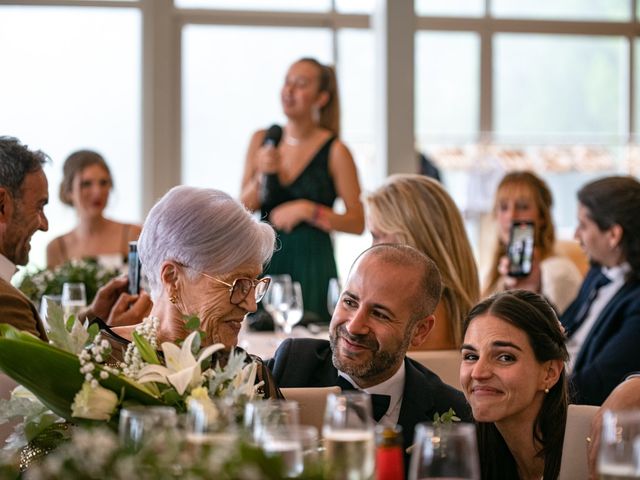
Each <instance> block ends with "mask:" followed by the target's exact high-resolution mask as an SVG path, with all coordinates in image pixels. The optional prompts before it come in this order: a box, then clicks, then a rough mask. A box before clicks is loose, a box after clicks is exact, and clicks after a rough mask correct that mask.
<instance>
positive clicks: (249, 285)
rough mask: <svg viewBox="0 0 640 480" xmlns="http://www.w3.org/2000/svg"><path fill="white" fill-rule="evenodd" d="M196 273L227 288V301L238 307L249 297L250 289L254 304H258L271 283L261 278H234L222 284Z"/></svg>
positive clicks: (267, 278)
mask: <svg viewBox="0 0 640 480" xmlns="http://www.w3.org/2000/svg"><path fill="white" fill-rule="evenodd" d="M198 273H200V275H204V276H205V277H207V278H210V279H211V280H213V281H214V282H218V283H220V284H222V285H225V286H227V287H229V301H230V302H231V304H232V305H240V304H241V303H242V302H243V301H244V300H245V299H246V298H247V297H248V296H249V293H251V289H254V291H253V295H254V298H255V299H256V303H258V302H259V301H260V300H262V297H264V294H265V293H267V290H268V289H269V284H270V283H271V278H270V277H265V278H261V279H260V280H254V279H252V278H244V277H240V278H236V279H235V280H234V281H233V283H227V282H223V281H222V280H220V279H219V278H216V277H212V276H211V275H207V274H206V273H204V272H198Z"/></svg>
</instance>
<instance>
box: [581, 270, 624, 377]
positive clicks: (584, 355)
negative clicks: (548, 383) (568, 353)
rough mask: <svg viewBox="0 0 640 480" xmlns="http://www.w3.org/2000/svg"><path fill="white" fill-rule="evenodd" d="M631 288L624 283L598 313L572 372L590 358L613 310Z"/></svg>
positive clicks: (606, 328) (605, 329)
mask: <svg viewBox="0 0 640 480" xmlns="http://www.w3.org/2000/svg"><path fill="white" fill-rule="evenodd" d="M633 288H634V286H633V284H632V283H630V282H627V283H625V284H624V285H623V286H622V288H621V289H620V290H618V291H617V292H616V294H615V295H614V296H613V298H612V299H611V300H610V301H609V303H607V305H606V306H605V307H604V309H603V310H602V311H601V312H600V315H598V319H597V320H596V322H595V323H594V324H593V327H591V331H590V332H589V334H588V335H587V338H585V340H584V343H583V345H582V348H580V351H579V352H578V357H577V358H576V362H575V365H574V367H573V370H574V371H575V370H579V369H580V367H581V366H582V363H584V362H585V361H586V359H588V358H590V357H591V355H592V353H593V350H594V348H595V344H596V343H597V342H598V340H599V339H600V337H601V336H602V335H603V334H605V333H606V331H607V330H608V328H609V323H610V322H611V317H612V316H613V314H614V312H615V310H617V309H618V308H620V304H622V302H623V301H624V299H625V297H626V296H627V295H628V292H629V290H631V289H633Z"/></svg>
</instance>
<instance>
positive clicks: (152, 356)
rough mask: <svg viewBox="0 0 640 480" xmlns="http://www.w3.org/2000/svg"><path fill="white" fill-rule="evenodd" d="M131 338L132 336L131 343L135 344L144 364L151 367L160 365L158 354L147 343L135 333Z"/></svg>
mask: <svg viewBox="0 0 640 480" xmlns="http://www.w3.org/2000/svg"><path fill="white" fill-rule="evenodd" d="M132 336H133V343H135V345H136V347H137V348H138V351H139V352H140V356H141V357H142V359H143V360H144V361H145V362H147V363H150V364H152V365H160V364H161V362H160V359H159V358H158V354H157V353H156V351H155V350H154V349H153V347H152V346H151V344H150V343H149V341H148V340H147V339H146V338H144V337H143V336H142V335H140V334H139V333H138V332H135V331H134V332H133V334H132Z"/></svg>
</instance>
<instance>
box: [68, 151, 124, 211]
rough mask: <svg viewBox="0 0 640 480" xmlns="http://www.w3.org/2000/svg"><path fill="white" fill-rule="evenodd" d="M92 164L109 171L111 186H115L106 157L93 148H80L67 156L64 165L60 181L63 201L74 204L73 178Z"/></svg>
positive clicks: (70, 204)
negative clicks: (72, 200) (72, 198)
mask: <svg viewBox="0 0 640 480" xmlns="http://www.w3.org/2000/svg"><path fill="white" fill-rule="evenodd" d="M91 165H100V166H101V167H102V168H104V169H105V170H106V171H107V174H108V175H109V181H110V182H111V188H113V177H112V176H111V170H109V166H108V165H107V162H106V161H105V159H104V157H103V156H102V155H100V154H99V153H98V152H94V151H93V150H78V151H77V152H73V153H72V154H71V155H69V156H68V157H67V159H66V160H65V161H64V167H62V182H61V183H60V195H59V196H60V201H61V202H62V203H64V204H65V205H69V206H70V207H72V206H73V203H72V202H71V190H72V189H73V179H74V178H75V177H76V175H77V174H79V173H80V172H82V170H84V169H85V168H87V167H89V166H91Z"/></svg>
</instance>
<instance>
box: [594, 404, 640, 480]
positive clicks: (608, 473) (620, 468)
mask: <svg viewBox="0 0 640 480" xmlns="http://www.w3.org/2000/svg"><path fill="white" fill-rule="evenodd" d="M598 475H599V477H598V478H600V479H615V478H626V479H631V478H640V411H638V410H636V411H626V412H613V411H611V410H607V411H605V412H604V414H603V416H602V436H601V438H600V450H599V451H598Z"/></svg>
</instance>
